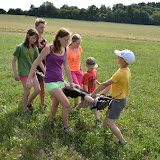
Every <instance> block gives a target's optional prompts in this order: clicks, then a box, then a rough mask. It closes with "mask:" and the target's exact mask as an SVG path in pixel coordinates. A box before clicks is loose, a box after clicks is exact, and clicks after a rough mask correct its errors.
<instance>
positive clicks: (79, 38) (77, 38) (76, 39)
mask: <svg viewBox="0 0 160 160" xmlns="http://www.w3.org/2000/svg"><path fill="white" fill-rule="evenodd" d="M78 40H81V41H82V38H81V36H80V35H79V34H77V33H76V34H74V35H73V36H72V42H76V41H78ZM72 42H71V43H70V44H69V46H70V45H71V44H72Z"/></svg>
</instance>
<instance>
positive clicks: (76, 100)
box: [74, 97, 79, 105]
mask: <svg viewBox="0 0 160 160" xmlns="http://www.w3.org/2000/svg"><path fill="white" fill-rule="evenodd" d="M78 102H79V97H77V98H75V99H74V103H75V105H77V104H78Z"/></svg>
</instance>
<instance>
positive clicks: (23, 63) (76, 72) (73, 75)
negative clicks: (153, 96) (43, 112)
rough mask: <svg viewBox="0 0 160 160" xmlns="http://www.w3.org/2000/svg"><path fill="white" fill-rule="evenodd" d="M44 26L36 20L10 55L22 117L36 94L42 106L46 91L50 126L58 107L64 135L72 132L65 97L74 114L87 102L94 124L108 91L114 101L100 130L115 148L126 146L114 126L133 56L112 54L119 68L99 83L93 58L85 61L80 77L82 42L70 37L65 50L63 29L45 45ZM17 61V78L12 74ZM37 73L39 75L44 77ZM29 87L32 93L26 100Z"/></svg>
mask: <svg viewBox="0 0 160 160" xmlns="http://www.w3.org/2000/svg"><path fill="white" fill-rule="evenodd" d="M45 25H46V22H45V21H44V20H43V19H36V22H35V28H36V30H34V29H30V30H28V32H27V35H26V39H25V41H24V43H22V44H20V45H18V46H17V48H16V51H15V52H14V54H13V55H14V57H13V61H12V66H13V73H14V78H15V80H16V81H19V80H20V81H21V82H22V85H23V88H24V94H23V105H24V111H23V112H24V115H27V116H29V112H28V109H29V110H31V111H33V109H34V108H33V106H32V104H31V103H32V101H33V99H34V98H35V97H36V96H37V95H38V94H40V97H41V104H42V105H43V106H45V88H46V90H47V91H48V92H49V93H50V94H51V95H52V97H53V103H52V107H51V115H50V121H51V123H53V124H54V125H56V124H55V123H54V118H55V114H56V112H57V109H58V105H59V103H60V104H61V105H62V120H63V125H64V131H65V132H71V131H72V128H71V127H70V125H69V122H68V114H69V106H70V103H69V100H68V98H67V97H68V96H71V97H72V98H75V109H77V110H79V109H80V108H81V107H82V106H83V105H82V104H83V102H84V101H87V102H89V103H90V106H91V108H92V109H94V113H95V117H96V121H97V122H99V123H101V121H100V117H99V111H98V110H97V108H99V107H100V106H105V105H108V103H109V102H110V101H108V100H109V99H108V100H104V99H103V98H100V97H101V95H106V93H107V92H108V91H109V90H111V95H112V97H113V98H114V100H113V101H111V103H110V104H109V108H108V110H107V111H106V117H105V120H104V121H103V124H102V126H101V127H103V128H105V127H106V126H108V127H109V128H110V129H111V131H112V132H113V134H114V135H115V136H116V137H117V138H118V140H119V141H118V144H125V143H127V142H126V141H125V139H124V138H123V136H122V134H121V132H120V130H119V128H118V127H117V126H116V125H115V122H116V120H117V119H118V118H119V116H120V113H121V111H122V110H123V108H124V107H125V105H126V103H127V97H128V95H129V83H130V79H131V73H130V70H129V68H128V65H129V64H131V63H133V62H134V61H135V56H134V53H133V52H132V51H130V50H122V51H119V50H115V54H116V55H117V56H118V64H119V65H120V68H119V69H118V71H117V72H116V73H115V74H113V76H112V77H111V78H110V79H109V80H107V81H106V82H103V83H99V82H98V81H97V71H96V68H97V67H98V65H97V63H96V61H95V59H94V58H93V57H89V58H88V59H87V60H86V67H87V70H86V72H85V73H84V74H83V72H82V67H81V54H82V52H83V51H82V48H81V46H80V44H81V41H82V39H81V37H80V35H79V34H75V35H73V37H72V41H71V43H70V44H69V46H68V43H69V39H70V32H69V31H68V30H67V29H65V28H61V29H60V30H59V31H58V32H57V34H56V35H55V38H54V40H53V43H52V44H51V45H46V44H47V41H46V40H45V39H44V38H43V33H44V29H45ZM38 50H39V51H38ZM39 53H40V54H39ZM17 60H18V74H17V71H16V61H17ZM44 66H45V67H46V69H45V67H44ZM62 68H64V70H65V73H66V77H67V79H68V82H66V81H65V80H64V77H63V69H62ZM36 73H37V76H36ZM39 73H43V74H44V75H45V77H43V76H42V75H41V74H39ZM37 78H38V79H37ZM97 84H98V85H99V86H98V88H96V85H97ZM82 85H83V86H82ZM32 86H33V87H34V91H33V93H32V94H31V96H30V97H29V94H30V89H31V88H32ZM81 88H83V89H81ZM100 91H102V92H101V94H100V97H98V98H97V93H98V92H100ZM72 95H73V96H72ZM79 96H80V97H81V101H80V103H78V102H79ZM101 127H100V128H101Z"/></svg>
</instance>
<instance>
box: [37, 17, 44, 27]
mask: <svg viewBox="0 0 160 160" xmlns="http://www.w3.org/2000/svg"><path fill="white" fill-rule="evenodd" d="M40 23H42V24H47V22H46V21H45V20H44V19H42V18H37V19H36V20H35V26H36V27H37V26H39V24H40Z"/></svg>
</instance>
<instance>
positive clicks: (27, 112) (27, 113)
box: [23, 111, 31, 117]
mask: <svg viewBox="0 0 160 160" xmlns="http://www.w3.org/2000/svg"><path fill="white" fill-rule="evenodd" d="M23 115H24V117H30V116H31V115H30V114H29V111H25V112H23Z"/></svg>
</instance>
